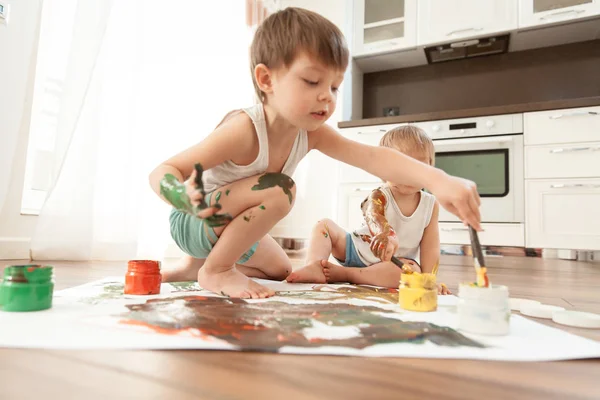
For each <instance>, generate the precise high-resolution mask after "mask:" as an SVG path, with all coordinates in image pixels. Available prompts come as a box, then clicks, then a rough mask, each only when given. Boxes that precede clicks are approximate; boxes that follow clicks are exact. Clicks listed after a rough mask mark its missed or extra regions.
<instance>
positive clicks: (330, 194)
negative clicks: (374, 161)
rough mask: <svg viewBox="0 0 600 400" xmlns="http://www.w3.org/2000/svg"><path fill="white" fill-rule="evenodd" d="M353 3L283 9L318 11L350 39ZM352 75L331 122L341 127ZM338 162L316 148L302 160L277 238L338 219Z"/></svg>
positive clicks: (324, 0)
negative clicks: (292, 201) (293, 199)
mask: <svg viewBox="0 0 600 400" xmlns="http://www.w3.org/2000/svg"><path fill="white" fill-rule="evenodd" d="M351 5H352V2H350V1H347V0H282V1H281V8H285V7H301V8H306V9H308V10H311V11H314V12H317V13H319V14H321V15H322V16H324V17H325V18H327V19H329V20H330V21H331V22H333V23H334V24H336V25H337V27H338V28H340V30H341V31H342V32H343V33H344V35H345V36H346V40H347V41H349V40H350V32H349V29H348V13H349V11H350V7H351ZM349 83H350V82H349V80H348V77H346V78H345V79H344V83H343V84H342V87H341V88H340V90H341V93H340V96H338V101H337V107H336V111H335V113H334V114H333V115H332V116H331V118H330V119H329V120H328V121H327V123H328V124H329V125H330V126H332V127H333V128H335V129H337V123H338V122H339V121H341V120H342V116H343V114H344V107H345V106H346V107H347V105H345V104H344V101H343V92H344V90H346V87H347V85H348V84H349ZM337 168H338V161H336V160H333V159H331V158H329V157H327V156H325V155H323V154H321V153H317V152H315V151H312V152H311V153H309V155H308V156H307V157H306V158H305V159H304V160H302V162H301V163H300V165H299V166H298V169H297V170H296V173H295V174H294V179H295V181H296V183H297V191H296V192H297V198H296V203H295V205H294V208H293V209H292V211H291V212H290V214H289V215H288V216H287V217H286V218H285V219H284V220H282V221H281V222H280V223H279V224H277V225H276V226H275V227H274V228H273V230H272V231H271V235H272V236H275V237H285V238H308V237H309V236H310V231H311V228H312V226H313V225H314V224H315V223H316V222H317V221H318V220H319V219H321V218H332V219H334V220H335V219H336V209H337V197H336V196H337V187H338V179H337Z"/></svg>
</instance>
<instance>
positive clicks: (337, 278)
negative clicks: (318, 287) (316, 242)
mask: <svg viewBox="0 0 600 400" xmlns="http://www.w3.org/2000/svg"><path fill="white" fill-rule="evenodd" d="M403 261H404V260H403ZM323 273H324V274H325V276H326V277H327V282H329V283H336V282H348V283H354V284H357V285H373V286H382V287H392V288H397V287H398V286H399V285H400V275H401V273H402V270H401V269H400V268H398V267H397V266H396V265H395V264H394V263H392V262H391V261H385V262H380V263H377V264H373V265H371V266H368V267H366V268H351V267H342V266H340V265H335V264H332V263H330V262H324V263H323Z"/></svg>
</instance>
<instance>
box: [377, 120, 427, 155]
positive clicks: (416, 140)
mask: <svg viewBox="0 0 600 400" xmlns="http://www.w3.org/2000/svg"><path fill="white" fill-rule="evenodd" d="M379 145H380V146H383V147H391V148H393V149H396V150H399V151H401V152H403V153H407V152H415V153H421V154H423V155H424V156H426V157H428V158H429V165H434V164H435V147H434V146H433V141H432V140H431V138H430V137H429V135H427V133H425V131H424V130H423V129H421V128H419V127H416V126H414V125H403V126H398V127H396V128H393V129H390V130H389V131H387V132H386V133H385V135H383V137H382V138H381V140H380V141H379Z"/></svg>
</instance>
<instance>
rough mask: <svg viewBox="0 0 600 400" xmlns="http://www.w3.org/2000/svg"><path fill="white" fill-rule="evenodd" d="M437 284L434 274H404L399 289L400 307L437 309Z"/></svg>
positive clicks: (414, 309)
mask: <svg viewBox="0 0 600 400" xmlns="http://www.w3.org/2000/svg"><path fill="white" fill-rule="evenodd" d="M437 296H438V291H437V284H436V277H435V275H434V274H430V273H425V274H420V273H418V272H415V273H412V274H402V275H401V276H400V288H399V290H398V302H399V304H400V307H402V308H403V309H405V310H408V311H423V312H428V311H435V310H437Z"/></svg>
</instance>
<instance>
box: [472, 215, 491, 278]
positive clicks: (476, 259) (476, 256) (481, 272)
mask: <svg viewBox="0 0 600 400" xmlns="http://www.w3.org/2000/svg"><path fill="white" fill-rule="evenodd" d="M469 236H470V237H471V248H472V250H473V263H474V264H475V273H476V274H477V286H480V287H489V286H490V281H489V279H488V277H487V274H486V267H485V260H484V259H483V251H482V250H481V243H479V236H477V231H476V230H475V229H473V227H472V226H469Z"/></svg>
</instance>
